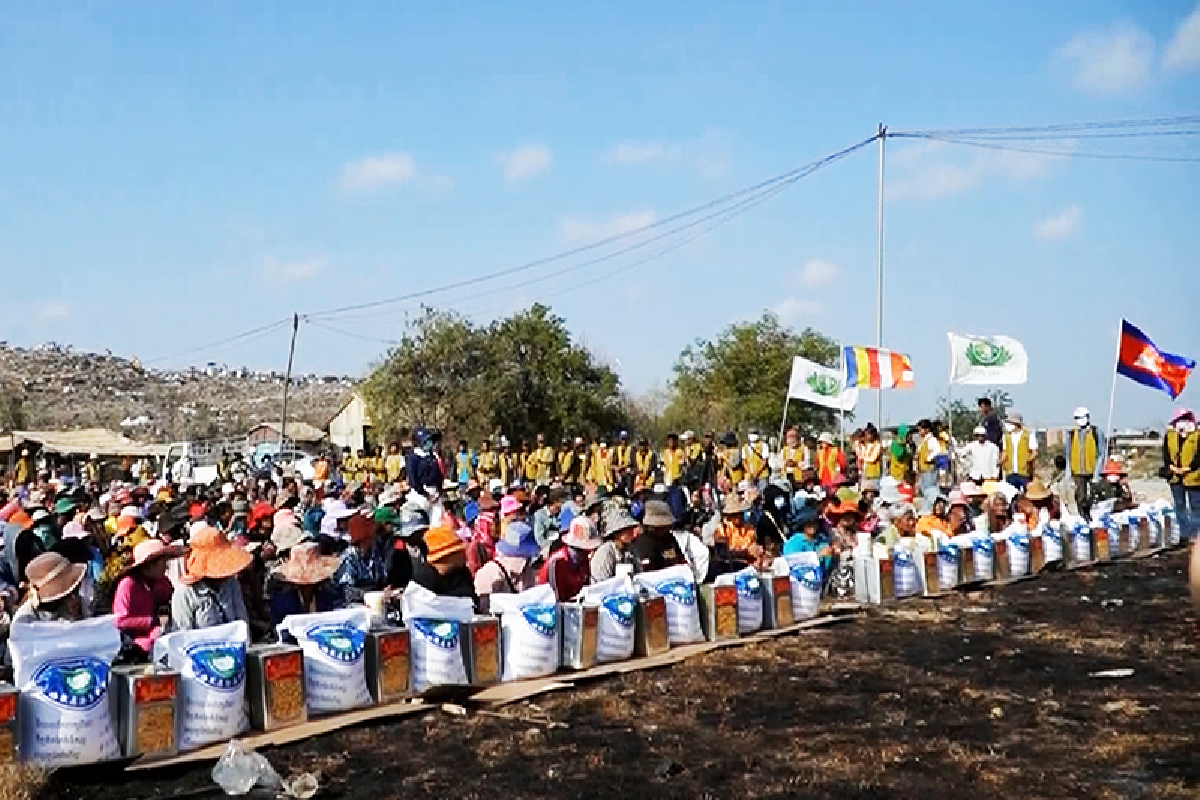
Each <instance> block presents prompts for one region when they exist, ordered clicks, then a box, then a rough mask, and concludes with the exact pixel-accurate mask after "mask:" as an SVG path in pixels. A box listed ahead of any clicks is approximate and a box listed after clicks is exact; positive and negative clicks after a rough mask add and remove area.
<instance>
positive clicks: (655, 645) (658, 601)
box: [633, 594, 671, 658]
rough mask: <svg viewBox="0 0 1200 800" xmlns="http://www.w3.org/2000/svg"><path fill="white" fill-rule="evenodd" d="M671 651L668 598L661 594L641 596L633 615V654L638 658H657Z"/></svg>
mask: <svg viewBox="0 0 1200 800" xmlns="http://www.w3.org/2000/svg"><path fill="white" fill-rule="evenodd" d="M670 649H671V636H670V633H669V631H668V630H667V598H665V597H663V596H662V595H661V594H655V595H645V594H643V595H641V596H639V597H638V603H637V609H636V610H635V611H634V615H633V654H634V655H635V656H637V657H638V658H645V657H647V656H657V655H659V654H661V653H665V652H667V651H668V650H670Z"/></svg>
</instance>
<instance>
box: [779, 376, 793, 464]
mask: <svg viewBox="0 0 1200 800" xmlns="http://www.w3.org/2000/svg"><path fill="white" fill-rule="evenodd" d="M790 402H792V392H791V387H789V388H788V396H787V398H786V399H785V400H784V401H783V419H781V420H779V447H780V449H782V448H783V431H784V429H786V428H787V410H788V403H790Z"/></svg>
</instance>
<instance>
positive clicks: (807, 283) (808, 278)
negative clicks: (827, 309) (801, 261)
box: [800, 258, 839, 289]
mask: <svg viewBox="0 0 1200 800" xmlns="http://www.w3.org/2000/svg"><path fill="white" fill-rule="evenodd" d="M838 272H839V270H838V268H837V265H836V264H830V263H829V262H828V261H822V260H821V259H819V258H814V259H813V260H811V261H808V262H806V263H805V265H804V266H803V267H801V268H800V285H801V286H803V287H805V288H808V289H818V288H820V287H822V286H828V285H830V284H831V283H833V281H834V279H836V278H837V275H838Z"/></svg>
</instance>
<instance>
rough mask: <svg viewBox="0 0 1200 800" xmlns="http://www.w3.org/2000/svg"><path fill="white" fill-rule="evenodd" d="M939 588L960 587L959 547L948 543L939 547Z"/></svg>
mask: <svg viewBox="0 0 1200 800" xmlns="http://www.w3.org/2000/svg"><path fill="white" fill-rule="evenodd" d="M937 580H938V588H940V589H949V588H951V587H954V586H957V585H958V545H956V544H955V543H954V542H950V541H946V542H943V543H942V544H941V545H940V546H939V547H938V555H937Z"/></svg>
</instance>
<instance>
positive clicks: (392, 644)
mask: <svg viewBox="0 0 1200 800" xmlns="http://www.w3.org/2000/svg"><path fill="white" fill-rule="evenodd" d="M411 653H412V651H411V648H410V642H409V638H408V628H379V629H376V630H373V631H371V632H369V633H368V634H367V660H366V667H367V688H368V689H370V690H371V699H373V700H374V701H375V702H376V703H393V702H395V701H397V700H403V699H404V698H406V697H408V696H409V694H411V692H412V661H411V660H410V659H411Z"/></svg>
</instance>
